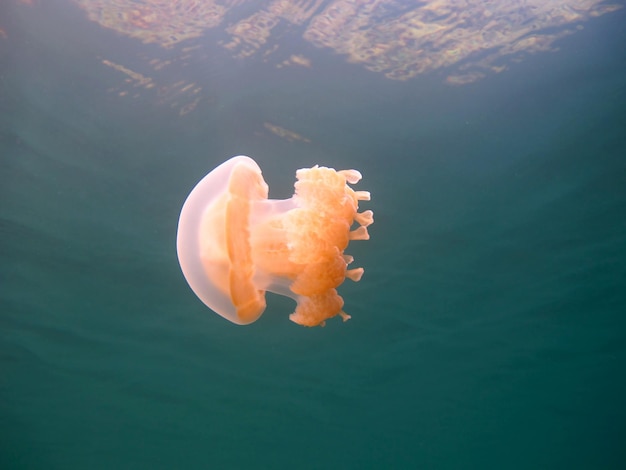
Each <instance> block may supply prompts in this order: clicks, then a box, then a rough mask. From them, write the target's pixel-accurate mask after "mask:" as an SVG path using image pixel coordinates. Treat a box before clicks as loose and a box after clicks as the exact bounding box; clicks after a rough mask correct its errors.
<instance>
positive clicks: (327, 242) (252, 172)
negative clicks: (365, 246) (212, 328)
mask: <svg viewBox="0 0 626 470" xmlns="http://www.w3.org/2000/svg"><path fill="white" fill-rule="evenodd" d="M296 179H297V181H296V183H295V185H294V186H295V194H294V195H293V197H291V198H289V199H284V200H276V199H268V192H269V188H268V185H267V183H266V182H265V180H264V179H263V176H262V174H261V169H260V168H259V166H258V165H257V164H256V162H255V161H254V160H253V159H251V158H250V157H246V156H237V157H233V158H231V159H230V160H227V161H226V162H224V163H222V164H221V165H219V166H218V167H217V168H215V169H214V170H213V171H211V172H210V173H209V174H208V175H206V176H205V177H204V178H203V179H202V180H200V182H199V183H198V184H197V185H196V186H195V188H194V189H193V190H192V191H191V193H190V194H189V196H188V197H187V200H186V201H185V203H184V204H183V207H182V210H181V213H180V219H179V221H178V234H177V241H176V245H177V252H178V260H179V263H180V267H181V269H182V272H183V274H184V276H185V279H186V280H187V282H188V284H189V286H190V287H191V289H192V290H193V291H194V293H195V294H196V295H197V296H198V297H199V298H200V300H202V302H204V304H205V305H206V306H208V307H209V308H210V309H211V310H213V311H215V312H216V313H218V314H219V315H221V316H222V317H224V318H226V319H227V320H230V321H231V322H233V323H236V324H238V325H246V324H250V323H252V322H254V321H256V320H257V319H258V318H259V317H260V316H261V314H262V313H263V311H264V310H265V307H266V301H265V293H266V291H269V292H273V293H276V294H280V295H284V296H288V297H291V298H292V299H293V300H295V301H296V303H297V306H296V309H295V311H294V312H293V313H292V314H291V315H290V316H289V318H290V320H292V321H293V322H295V323H298V324H300V325H304V326H317V325H320V326H324V324H325V321H326V320H327V319H329V318H332V317H334V316H337V315H339V316H341V317H342V318H343V320H344V321H346V320H348V319H350V315H348V314H347V313H345V312H344V311H343V305H344V302H343V299H342V298H341V296H339V294H338V293H337V290H336V288H337V287H338V286H339V285H340V284H342V283H343V281H344V280H345V278H348V279H351V280H352V281H359V280H360V279H361V276H362V275H363V268H354V269H348V265H349V264H350V263H351V262H352V261H353V258H352V257H351V256H350V255H347V254H344V250H345V249H346V247H347V246H348V243H349V242H350V240H368V239H369V234H368V231H367V228H366V227H367V226H369V225H370V224H372V223H373V221H374V218H373V213H372V211H371V210H366V211H364V212H357V209H358V207H359V201H369V200H370V193H369V192H367V191H354V190H353V189H352V188H351V187H350V186H348V183H349V184H355V183H357V182H358V181H359V180H360V179H361V174H360V173H359V172H358V171H357V170H341V171H335V170H334V169H332V168H326V167H320V166H314V167H312V168H303V169H300V170H297V172H296ZM353 225H358V227H356V228H355V229H354V230H352V226H353Z"/></svg>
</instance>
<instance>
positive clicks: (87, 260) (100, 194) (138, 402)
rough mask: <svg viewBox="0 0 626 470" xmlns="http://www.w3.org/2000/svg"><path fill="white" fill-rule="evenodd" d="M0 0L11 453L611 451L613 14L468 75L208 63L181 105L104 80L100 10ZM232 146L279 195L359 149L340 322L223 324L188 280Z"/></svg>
mask: <svg viewBox="0 0 626 470" xmlns="http://www.w3.org/2000/svg"><path fill="white" fill-rule="evenodd" d="M11 13H12V14H13V15H14V17H12V23H11V28H8V27H7V25H4V26H5V27H6V28H7V31H8V33H9V39H10V40H11V41H9V40H4V42H1V43H0V50H1V51H2V54H1V55H0V66H1V67H2V68H1V70H2V74H1V80H0V83H1V88H0V100H1V101H0V237H1V238H0V260H1V262H0V467H1V468H3V469H4V468H6V469H13V468H16V469H17V468H60V469H68V468H90V469H97V468H103V469H104V468H107V469H108V468H168V469H169V468H253V467H254V468H302V469H304V468H355V469H365V468H433V469H439V468H463V469H465V468H519V469H527V468H582V469H588V468H624V459H625V458H626V451H625V450H624V446H623V443H624V441H625V439H626V408H625V406H624V397H625V396H626V376H625V371H626V322H625V321H624V312H626V289H625V288H624V284H625V281H626V267H625V261H626V218H625V214H626V134H625V132H624V130H625V129H626V86H625V84H626V56H625V54H624V51H623V48H622V47H621V45H622V44H624V43H625V40H626V38H625V37H624V32H623V31H622V27H621V25H622V24H623V22H624V20H625V16H624V13H623V12H618V13H617V14H616V15H615V16H612V17H603V18H601V19H599V20H598V21H597V22H596V23H594V24H593V25H588V26H587V27H586V29H585V30H583V31H581V32H579V33H577V34H576V35H573V36H571V37H568V38H566V39H564V40H563V41H562V42H561V43H560V46H561V48H560V50H559V51H558V52H556V53H548V54H546V55H541V54H540V55H536V56H531V57H529V58H527V60H525V61H524V62H522V63H519V64H512V65H511V66H510V68H509V70H507V71H505V72H502V73H500V74H495V75H491V76H488V77H486V78H485V79H483V80H482V81H479V82H477V83H474V84H469V85H466V86H464V87H450V86H448V85H445V84H444V83H442V80H441V77H439V76H437V75H436V74H433V75H431V76H425V77H420V78H417V79H415V80H412V81H408V82H392V81H390V80H387V79H384V78H382V77H381V76H377V75H374V74H372V73H365V72H364V71H363V70H362V69H359V68H357V67H355V66H349V65H345V64H343V62H342V61H339V60H336V62H333V59H332V58H329V59H327V62H326V63H324V62H323V60H322V62H321V65H320V66H318V68H313V69H311V70H305V71H302V70H295V69H294V70H291V69H289V70H280V71H279V70H276V69H270V68H267V67H264V66H263V64H258V63H239V62H237V63H235V64H234V65H233V64H231V65H230V66H228V64H229V62H228V61H225V62H224V63H225V64H227V65H224V66H223V68H221V69H211V70H210V71H207V72H206V73H207V76H208V77H209V78H210V81H211V83H212V85H211V86H213V87H214V90H215V91H214V93H215V98H214V101H213V104H212V105H207V106H205V107H199V108H198V109H196V110H195V111H194V112H193V113H189V114H187V115H184V116H179V114H178V112H177V111H176V110H173V109H169V108H168V107H167V106H158V105H156V104H155V103H154V102H153V100H152V99H151V98H150V97H149V96H148V95H141V96H139V97H137V98H132V97H119V96H117V95H115V94H111V93H108V92H107V89H108V88H109V87H110V86H113V85H112V84H113V83H114V82H115V80H118V79H119V76H117V75H114V73H113V72H111V71H109V70H108V69H104V70H103V68H102V67H101V64H100V59H99V57H100V58H101V57H104V56H106V50H107V47H109V46H108V45H107V43H106V42H102V41H103V38H109V36H107V34H110V33H106V32H102V31H100V32H98V31H91V30H92V29H94V28H95V26H93V25H90V24H88V23H85V24H83V23H80V22H79V20H78V14H76V13H72V12H71V11H70V12H61V13H59V16H58V18H57V17H55V18H54V21H56V23H54V22H53V23H50V22H49V21H44V19H42V17H40V16H34V15H33V14H32V13H28V10H18V9H14V10H11ZM73 15H76V17H74V16H73ZM51 25H53V26H51ZM70 26H71V28H76V29H75V30H72V29H70ZM77 31H78V32H80V33H81V34H85V36H84V41H76V40H75V34H76V32H77ZM109 40H110V41H121V39H119V38H117V39H115V38H113V39H111V38H109ZM229 67H230V68H229ZM355 71H359V73H355ZM196 73H199V72H196ZM200 75H201V74H200ZM264 121H269V122H276V123H278V124H280V125H283V126H284V127H286V128H289V129H296V130H298V131H299V132H302V134H303V135H306V136H307V138H309V139H310V140H311V141H312V142H311V143H310V144H307V143H304V142H298V141H295V142H289V141H286V140H282V139H280V138H278V137H276V136H273V135H271V134H268V133H262V132H259V129H262V123H263V122H264ZM237 154H247V155H250V156H252V157H254V158H255V159H256V160H257V161H258V162H259V165H260V166H261V168H262V169H263V171H264V176H265V179H266V180H267V181H268V183H269V185H270V194H271V195H272V196H273V197H288V196H289V195H290V194H291V191H292V185H293V181H294V174H295V170H296V169H298V168H301V167H308V166H311V165H313V164H316V163H319V164H323V165H329V166H333V167H335V168H338V169H339V168H358V169H359V170H360V171H361V172H362V173H363V175H364V178H363V181H362V182H361V183H360V184H359V186H358V188H359V189H365V190H369V191H371V193H372V201H371V203H368V204H367V208H371V209H372V210H373V211H374V214H375V224H374V225H373V226H372V227H371V230H370V233H371V237H372V238H371V240H370V241H368V242H353V243H352V244H351V245H350V248H349V250H348V251H349V252H350V253H351V254H353V255H354V256H355V258H356V263H355V264H356V265H358V266H363V267H364V268H365V270H366V272H365V276H364V277H363V280H362V281H361V282H359V283H357V284H349V283H346V284H345V285H343V286H342V287H341V288H340V293H341V294H342V295H343V296H344V299H345V300H346V305H345V310H346V311H347V312H348V313H350V314H351V315H352V320H351V321H349V322H347V323H345V324H344V323H341V322H340V321H339V320H334V321H329V322H328V324H327V326H326V327H325V328H315V329H307V328H302V327H299V326H298V325H295V324H293V323H291V322H290V321H289V320H288V315H289V313H290V312H291V311H292V309H293V305H292V304H291V303H290V301H289V300H287V299H285V298H282V297H277V296H272V297H270V298H269V299H268V304H269V307H268V309H267V311H266V312H265V314H264V315H263V317H262V318H261V319H260V320H259V321H258V322H256V323H254V324H252V325H250V326H246V327H240V326H236V325H233V324H230V323H229V322H227V321H225V320H224V319H222V318H221V317H219V316H217V315H215V314H214V313H212V312H211V311H209V310H208V309H207V308H206V307H204V306H203V305H202V303H201V302H200V301H199V300H198V299H197V298H196V297H195V295H194V294H193V293H192V292H191V290H190V289H189V288H188V286H187V284H186V282H185V280H184V278H183V276H182V274H181V272H180V269H179V267H178V262H177V259H176V250H175V237H176V224H177V221H178V214H179V211H180V207H181V206H182V203H183V201H184V200H185V198H186V196H187V194H188V192H189V191H190V190H191V188H192V187H193V186H194V185H195V183H196V182H197V181H198V180H199V179H200V178H201V177H202V176H204V174H206V173H207V172H208V171H210V170H211V169H212V168H213V167H215V166H216V165H218V164H219V163H221V162H222V161H224V160H226V159H227V158H229V157H231V156H233V155H237Z"/></svg>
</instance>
